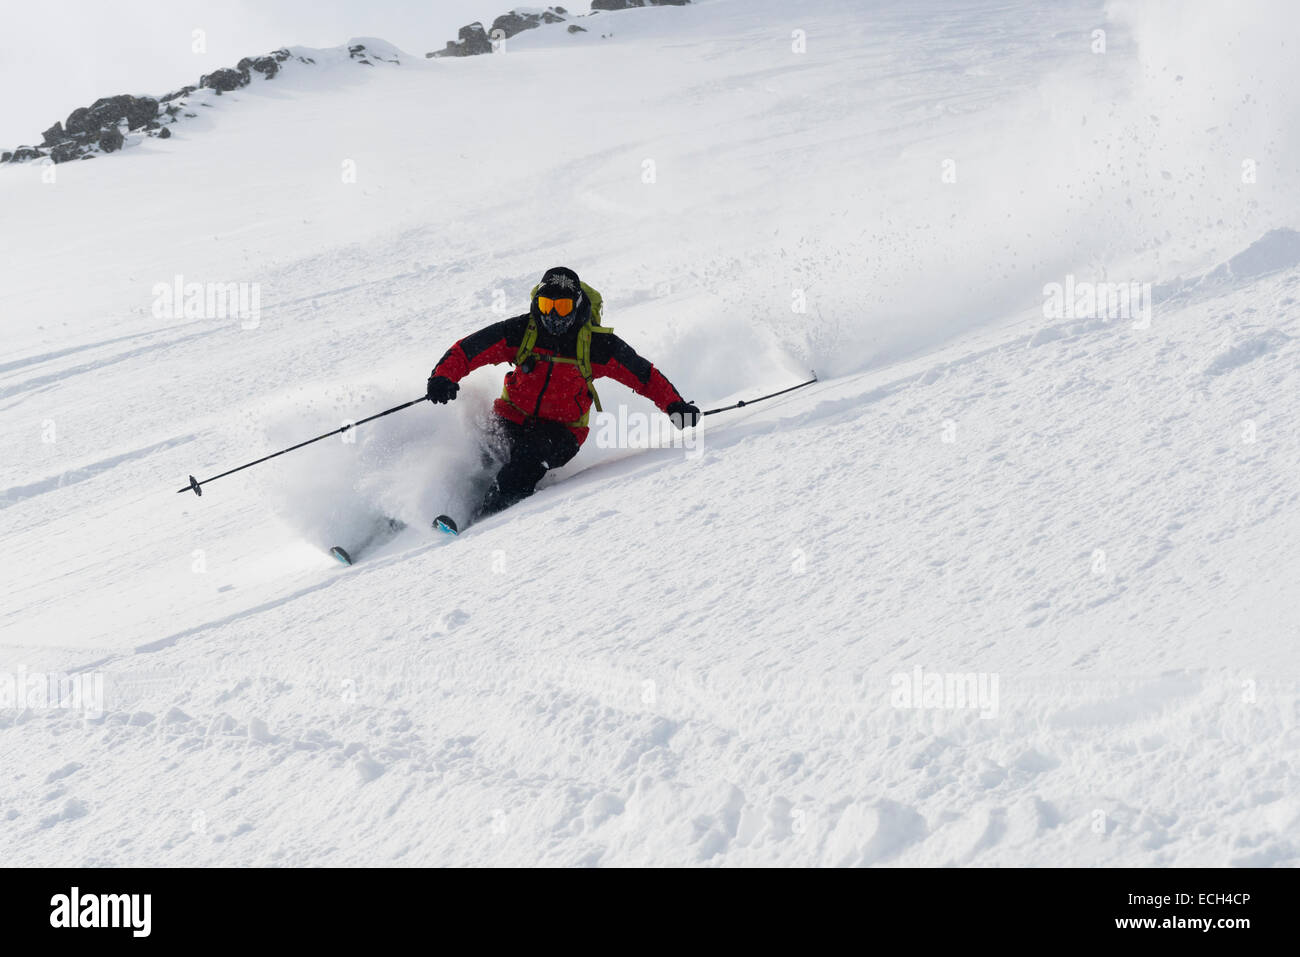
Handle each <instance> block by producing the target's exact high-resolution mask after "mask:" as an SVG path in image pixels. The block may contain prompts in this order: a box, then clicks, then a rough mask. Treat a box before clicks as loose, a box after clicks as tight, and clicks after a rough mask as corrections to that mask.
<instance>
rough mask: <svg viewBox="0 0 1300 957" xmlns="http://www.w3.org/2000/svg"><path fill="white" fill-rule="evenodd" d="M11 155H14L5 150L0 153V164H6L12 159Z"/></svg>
mask: <svg viewBox="0 0 1300 957" xmlns="http://www.w3.org/2000/svg"><path fill="white" fill-rule="evenodd" d="M13 155H14V154H13V153H11V152H9V150H5V151H4V152H3V153H0V163H8V162H9V161H10V160H11V159H13Z"/></svg>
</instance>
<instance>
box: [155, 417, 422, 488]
mask: <svg viewBox="0 0 1300 957" xmlns="http://www.w3.org/2000/svg"><path fill="white" fill-rule="evenodd" d="M427 398H428V396H423V395H422V396H420V397H419V398H418V399H412V400H411V401H410V402H403V403H402V404H401V405H395V406H393V407H392V408H391V409H385V410H384V411H383V412H377V413H375V414H374V415H371V416H367V417H366V418H364V419H360V420H358V421H356V422H352V423H350V424H348V425H345V426H343V427H342V428H341V429H335V430H334V431H333V432H326V433H325V434H324V435H318V436H316V438H314V439H308V440H307V441H306V442H299V443H298V444H297V445H291V446H289V447H288V448H287V449H281V450H280V451H279V452H272V453H271V454H270V455H263V456H262V457H261V458H260V459H258V460H257V461H256V462H249V463H248V464H247V465H241V466H239V468H237V469H231V470H230V471H229V472H222V473H221V474H220V475H214V476H212V478H209V479H204V480H203V481H202V482H200V481H197V480H196V479H195V478H194V476H193V475H191V476H190V484H189V485H187V486H185V487H184V488H178V489H177V490H176V493H177V494H178V495H179V494H180V493H181V492H193V493H194V494H195V495H202V494H203V488H202V486H204V485H207V484H208V483H209V482H215V481H216V480H217V479H219V478H225V477H226V476H227V475H234V474H235V473H236V472H242V471H243V470H244V469H248V468H252V467H253V466H254V465H260V464H261V463H262V462H265V461H266V460H267V459H273V458H275V457H276V456H277V455H284V453H286V452H292V451H293V450H294V449H300V448H302V447H303V446H304V445H311V444H312V443H313V442H319V441H320V440H321V439H328V438H329V437H330V436H331V435H338V434H339V433H340V432H346V431H348V430H349V429H355V428H356V427H357V426H358V425H364V424H365V423H367V422H373V421H374V420H375V419H381V418H383V417H384V416H386V415H392V414H393V413H394V412H401V411H402V410H403V409H409V408H410V407H411V406H413V405H415V404H416V403H417V402H424V401H425V400H426V399H427Z"/></svg>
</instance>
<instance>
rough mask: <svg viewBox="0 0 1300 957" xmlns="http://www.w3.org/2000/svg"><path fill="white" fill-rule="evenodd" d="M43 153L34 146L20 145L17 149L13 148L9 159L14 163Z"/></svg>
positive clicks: (34, 157)
mask: <svg viewBox="0 0 1300 957" xmlns="http://www.w3.org/2000/svg"><path fill="white" fill-rule="evenodd" d="M44 155H45V154H44V153H42V152H41V151H40V150H38V149H37V148H36V147H34V146H20V147H18V149H16V150H14V152H13V156H12V157H11V161H12V162H14V163H22V162H24V161H26V160H29V159H36V157H38V156H44Z"/></svg>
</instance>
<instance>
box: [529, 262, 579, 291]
mask: <svg viewBox="0 0 1300 957" xmlns="http://www.w3.org/2000/svg"><path fill="white" fill-rule="evenodd" d="M537 294H538V295H539V296H545V297H546V298H547V299H578V298H580V297H581V295H582V286H581V284H580V283H579V280H578V274H577V273H576V272H574V271H573V270H572V269H570V268H569V267H568V266H553V267H551V268H550V269H548V270H546V272H545V273H544V274H543V275H542V281H541V283H540V284H539V285H538V287H537Z"/></svg>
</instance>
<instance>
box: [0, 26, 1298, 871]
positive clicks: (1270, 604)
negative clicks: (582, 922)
mask: <svg viewBox="0 0 1300 957" xmlns="http://www.w3.org/2000/svg"><path fill="white" fill-rule="evenodd" d="M1215 6H1216V5H1214V4H1207V5H1205V6H1204V7H1197V8H1195V9H1191V8H1186V7H1185V6H1184V5H1177V4H1163V3H1142V4H1127V3H1113V4H1109V5H1104V6H1103V5H1102V4H1099V3H1093V2H1088V0H1077V2H1068V3H1065V2H1063V3H1059V4H1051V5H1043V4H1037V3H1032V2H1029V0H1016V2H1013V3H1007V2H1005V0H999V2H997V3H994V2H992V0H955V2H950V3H945V4H943V5H942V6H941V7H940V6H938V5H935V6H934V7H933V8H927V7H925V6H924V5H921V6H918V5H916V4H913V3H910V2H904V0H896V2H895V0H891V2H882V3H872V4H866V3H863V4H848V3H844V2H841V0H808V2H805V3H801V4H797V5H796V4H790V3H788V2H777V0H711V2H705V3H699V4H691V5H689V6H681V7H676V6H674V7H671V8H667V7H660V8H653V9H651V8H645V9H630V10H621V11H619V12H618V13H616V14H614V13H602V14H598V15H596V16H595V17H593V18H591V19H592V22H596V21H599V20H602V19H603V20H604V23H605V24H607V25H608V26H604V27H602V28H601V29H600V30H595V29H587V30H586V31H585V32H582V33H570V32H569V31H568V29H567V27H568V26H569V25H571V23H569V22H557V23H554V24H544V25H541V26H538V27H536V28H534V29H530V30H527V31H525V32H520V33H518V34H517V35H513V36H511V37H510V38H509V39H508V40H507V41H506V45H505V48H504V50H503V51H501V52H499V53H496V54H493V55H490V56H488V55H484V56H472V57H464V58H457V57H432V58H429V57H424V56H420V55H418V54H417V55H415V56H411V57H408V56H406V55H405V54H403V53H402V52H401V51H400V50H399V49H398V48H397V47H396V46H390V45H388V44H386V43H385V42H384V41H379V40H370V39H367V38H361V39H360V40H359V41H353V42H352V43H351V44H348V45H345V46H343V47H340V48H338V49H337V50H334V51H317V52H318V53H321V54H322V55H321V56H319V57H314V59H315V60H316V61H317V62H316V63H314V64H311V65H310V67H311V68H307V67H308V65H307V64H301V63H299V65H300V66H303V69H293V70H290V69H285V70H284V71H283V72H282V73H281V74H280V75H278V76H276V77H275V79H274V80H273V81H262V80H261V79H259V78H254V80H253V82H250V83H249V84H248V85H246V86H240V87H237V88H234V89H231V90H229V91H226V92H224V93H223V95H221V96H219V97H218V96H216V95H215V94H212V93H211V91H206V92H204V93H203V94H202V96H203V102H204V103H206V104H207V105H206V106H205V107H203V108H201V109H197V110H194V111H193V112H195V113H196V116H195V117H193V118H189V119H187V120H186V122H185V123H184V124H178V125H177V127H176V133H175V135H173V136H171V137H170V138H167V139H159V138H142V139H141V141H140V142H138V143H136V144H133V146H134V148H132V149H127V150H123V151H122V152H121V153H120V155H117V156H115V157H114V158H113V159H112V161H111V162H109V161H104V162H87V163H81V162H78V163H64V164H59V165H50V164H46V163H43V162H40V161H37V162H34V163H22V164H17V165H14V164H9V165H6V166H4V167H2V168H0V208H3V210H4V211H5V212H4V228H3V230H0V237H2V238H0V244H2V245H0V261H3V262H4V263H6V264H7V268H6V270H5V274H4V275H5V279H4V283H3V287H2V288H0V297H2V298H0V302H3V319H2V320H0V321H2V323H3V326H2V328H3V335H4V338H3V343H4V345H3V352H2V353H0V413H2V414H0V440H2V441H3V447H4V448H6V449H8V450H9V454H7V455H5V456H4V457H3V458H0V536H2V537H0V541H2V543H3V549H2V550H0V556H2V557H0V561H2V562H3V568H2V569H0V580H2V581H3V582H4V590H3V600H2V601H0V764H2V765H3V766H4V767H5V768H7V769H11V772H10V773H9V774H8V775H6V782H7V783H5V784H4V785H0V859H2V860H4V861H6V862H8V863H12V864H35V863H40V864H45V865H52V864H66V865H79V864H89V865H104V864H187V865H189V864H201V865H220V864H227V865H229V864H295V865H305V864H357V865H361V864H535V863H546V864H600V865H630V864H688V863H709V864H722V865H739V864H771V863H779V864H903V865H918V864H925V865H940V864H975V865H1005V864H1026V863H1027V864H1040V865H1052V864H1060V863H1083V864H1107V865H1116V864H1143V865H1151V864H1155V865H1159V864H1208V865H1231V864H1238V865H1240V864H1282V865H1294V864H1296V863H1297V859H1298V857H1300V843H1298V842H1297V840H1296V837H1295V834H1296V828H1297V824H1298V823H1300V798H1297V796H1296V795H1297V793H1300V779H1298V778H1297V771H1296V768H1297V766H1300V764H1298V762H1300V729H1298V728H1297V716H1298V713H1297V707H1298V704H1300V699H1298V697H1297V680H1298V673H1300V669H1298V668H1297V662H1298V657H1300V656H1298V652H1297V641H1296V639H1297V637H1300V636H1298V625H1297V621H1300V618H1298V616H1297V611H1298V610H1300V609H1298V607H1297V606H1298V602H1297V593H1298V592H1297V588H1296V582H1297V580H1298V579H1300V559H1297V557H1296V552H1295V549H1294V543H1295V542H1296V541H1297V540H1300V509H1298V507H1297V506H1300V483H1298V481H1297V465H1298V464H1300V435H1298V434H1297V429H1296V413H1297V409H1298V408H1300V361H1298V358H1300V347H1298V346H1297V339H1298V338H1300V233H1297V230H1298V229H1300V190H1298V189H1297V187H1296V183H1297V174H1298V173H1300V169H1298V168H1297V167H1298V164H1300V160H1297V157H1300V151H1297V149H1296V147H1297V146H1300V143H1298V142H1297V140H1300V135H1298V132H1300V131H1297V128H1296V124H1295V117H1296V116H1297V115H1300V110H1297V107H1298V106H1300V104H1298V103H1297V100H1298V99H1300V91H1298V90H1297V89H1296V88H1295V84H1294V83H1293V82H1291V79H1290V77H1289V75H1288V71H1289V69H1290V66H1289V61H1288V60H1287V59H1286V56H1285V51H1287V50H1292V49H1294V44H1295V42H1296V40H1297V36H1298V34H1300V14H1297V12H1296V11H1294V10H1293V9H1292V7H1291V5H1289V4H1287V3H1282V2H1277V3H1269V2H1258V3H1253V4H1252V3H1247V4H1245V7H1243V5H1242V4H1236V5H1234V7H1233V9H1234V10H1243V9H1245V8H1249V9H1248V10H1246V12H1244V13H1238V14H1234V16H1233V17H1232V18H1231V19H1229V20H1227V21H1225V20H1224V19H1223V17H1222V16H1221V15H1220V14H1221V13H1222V9H1223V7H1222V5H1220V9H1219V10H1217V11H1216V10H1215V9H1214V7H1215ZM539 9H540V8H539ZM391 39H393V40H394V41H396V42H398V43H400V38H391ZM357 43H361V44H363V45H365V46H366V47H367V49H373V50H386V51H389V52H390V53H391V54H392V56H391V57H385V58H382V59H383V60H384V62H380V63H376V64H375V66H374V68H365V67H360V68H358V66H357V64H356V62H355V60H356V58H355V57H354V56H352V55H351V54H350V51H351V48H352V47H353V46H355V45H356V44H357ZM295 49H296V48H290V50H291V52H293V51H294V50H295ZM299 53H301V51H300V50H298V51H297V52H293V55H294V56H297V55H299ZM307 55H309V54H307ZM389 60H397V61H398V62H396V63H393V62H387V61H389ZM560 263H563V264H567V265H569V266H572V267H573V268H575V269H576V270H578V271H579V272H580V273H581V274H582V276H583V278H584V279H585V280H587V281H588V282H590V283H592V284H593V285H594V286H596V287H597V288H598V289H600V290H601V292H602V293H603V294H604V297H605V301H606V304H607V305H606V318H607V322H608V323H609V324H610V325H612V326H614V327H615V328H616V329H617V330H618V332H619V333H620V335H622V336H623V337H624V338H626V339H627V340H628V341H629V342H631V343H632V344H633V345H634V346H635V347H636V348H637V349H638V350H639V351H640V352H641V353H642V354H644V355H646V356H647V357H649V358H651V359H652V360H653V361H654V362H655V363H656V364H657V366H658V367H659V368H660V369H662V371H663V372H664V373H665V374H666V375H667V376H668V377H669V378H671V379H672V380H673V381H674V382H675V383H676V384H677V385H678V387H679V388H680V389H681V390H682V392H683V393H684V394H685V395H687V396H688V397H690V398H693V399H695V400H698V401H699V402H700V403H701V405H702V406H713V405H720V404H728V403H730V402H734V401H736V400H738V399H743V398H751V397H753V396H756V395H759V394H761V393H764V392H768V391H772V390H775V389H779V388H782V387H784V386H787V385H790V384H793V383H795V382H798V381H800V380H802V379H804V378H807V377H808V370H810V369H815V370H816V372H817V374H818V376H819V379H820V381H819V382H818V383H817V384H816V385H813V386H811V387H809V388H806V389H803V390H800V391H797V392H793V393H790V394H789V395H786V396H782V397H780V398H778V399H774V400H772V401H770V402H765V403H763V404H760V405H754V406H752V407H748V408H744V409H740V410H736V411H733V412H728V413H724V414H720V415H717V416H714V417H711V418H709V419H708V420H706V425H705V426H704V427H702V428H701V429H699V430H698V431H697V432H692V433H686V434H685V435H684V436H683V435H679V434H677V433H674V432H671V430H667V429H665V430H662V431H660V430H658V429H657V427H656V429H655V431H654V432H653V434H650V433H648V432H647V431H646V430H645V429H644V428H640V426H648V425H649V424H652V423H662V422H663V419H662V417H659V416H658V415H657V413H655V411H654V410H653V408H652V407H651V406H650V405H649V403H647V402H646V401H645V400H643V399H640V398H638V397H636V396H634V395H633V394H632V393H631V392H629V391H628V390H626V389H624V388H623V387H621V386H619V385H617V384H608V385H606V384H604V383H602V387H601V397H602V400H603V403H604V406H605V409H606V413H605V415H604V416H602V417H597V419H595V420H594V421H593V425H594V426H595V428H594V429H593V435H592V438H591V440H589V441H588V443H587V445H586V446H585V447H584V448H583V450H582V451H581V453H580V454H579V455H578V457H577V458H576V459H575V460H574V461H573V462H572V463H570V464H569V465H568V466H566V467H565V468H563V469H561V470H559V472H558V473H557V474H555V475H553V476H550V477H548V479H546V480H545V482H544V487H543V488H542V489H541V490H540V491H539V492H538V493H537V495H536V496H534V497H533V498H532V499H529V500H528V501H526V502H524V503H523V504H521V505H519V506H517V507H515V508H513V509H511V510H509V511H508V512H505V513H503V514H501V515H499V516H496V517H493V518H491V519H488V520H486V521H484V522H482V523H481V524H479V525H476V526H474V527H472V528H471V529H470V530H469V532H468V533H467V534H465V535H464V536H462V537H461V538H459V539H455V540H452V539H448V538H445V537H441V536H439V537H438V538H435V537H434V536H433V535H432V534H430V533H427V532H425V531H423V530H422V529H424V528H426V527H427V526H428V522H429V520H430V519H431V518H432V516H433V515H435V514H437V513H439V512H443V511H452V512H453V513H455V512H456V511H457V510H460V511H462V512H463V510H464V509H465V508H466V507H467V506H468V504H469V501H470V499H471V497H472V494H473V489H474V487H475V485H474V483H475V481H476V480H477V477H478V475H477V472H478V469H479V456H478V443H477V439H476V436H477V433H478V428H479V425H480V423H481V422H482V420H483V417H484V416H485V415H486V414H487V411H488V408H489V405H490V403H491V400H492V398H493V397H494V396H495V395H496V394H497V393H498V391H499V389H500V377H501V373H502V371H503V370H502V369H499V368H498V369H492V370H481V371H479V372H475V373H473V374H472V375H471V376H470V377H469V379H467V380H466V382H465V383H464V387H463V388H462V390H461V395H460V398H458V400H457V401H456V402H455V403H454V404H452V405H450V406H445V407H433V406H430V405H427V404H421V405H418V406H416V407H415V408H413V409H409V410H407V411H405V412H401V413H398V414H396V415H393V416H389V417H386V418H384V419H381V420H379V421H377V422H374V423H370V424H367V425H364V426H362V427H361V428H359V429H358V430H356V431H355V432H351V433H349V434H346V435H344V436H342V437H340V438H336V439H331V440H327V441H324V442H320V443H317V444H315V445H313V446H310V447H308V448H306V449H303V450H301V451H298V452H295V453H292V454H290V455H287V456H284V457H282V458H278V459H275V460H274V461H272V462H268V463H265V464H263V465H260V466H258V467H256V468H254V469H250V470H248V471H245V472H240V473H238V474H237V475H233V476H230V477H228V478H224V479H221V480H220V481H218V482H214V483H212V484H211V485H210V486H207V487H205V494H204V495H203V497H202V498H195V497H194V496H192V495H190V494H188V493H187V494H183V495H178V494H175V490H176V489H177V488H180V487H181V486H183V485H184V484H185V481H186V476H187V475H189V474H191V473H193V474H195V475H197V476H198V478H200V479H203V478H206V477H208V476H210V475H214V474H216V473H218V472H221V471H224V470H225V469H227V468H231V467H233V466H235V465H239V464H242V463H244V462H246V461H249V460H251V459H254V458H257V457H259V456H261V455H264V454H266V453H268V452H271V451H274V450H276V449H279V448H282V447H284V446H287V445H290V444H293V443H295V442H298V441H301V440H302V439H305V438H308V437H310V436H312V435H315V434H318V433H321V432H325V431H327V430H330V429H335V428H338V427H340V426H341V425H342V424H343V423H345V422H347V421H354V420H356V419H359V418H361V417H364V416H366V415H369V414H371V413H373V412H376V411H379V410H382V409H385V408H388V407H390V406H393V405H396V404H398V403H400V402H403V401H406V400H409V399H413V398H416V397H418V396H420V395H421V394H422V393H423V391H424V388H425V378H426V377H427V375H428V373H429V369H430V368H431V366H432V365H433V363H434V362H435V361H436V360H437V359H438V358H439V356H440V355H442V353H443V351H444V350H445V349H446V348H447V347H448V346H449V345H450V344H451V342H452V341H454V340H455V339H456V338H458V337H459V336H461V335H464V334H466V333H468V332H470V331H472V330H474V329H476V328H479V327H480V326H483V325H486V324H487V323H489V322H492V321H495V320H496V319H498V318H500V317H502V316H505V315H514V314H517V313H519V312H522V311H524V309H525V308H526V303H527V296H528V291H529V289H530V288H531V286H532V285H533V284H534V283H535V282H536V281H537V279H538V277H539V276H540V275H541V272H542V271H543V270H544V269H546V268H547V267H550V266H553V265H556V264H560ZM381 515H393V516H396V517H398V518H401V519H402V520H404V521H405V522H407V523H408V525H409V526H410V527H409V528H408V530H407V531H405V532H403V533H402V534H401V535H399V536H398V537H396V538H395V539H393V540H392V541H390V542H388V543H387V544H385V545H383V546H381V547H379V548H377V549H376V550H375V551H374V552H373V553H372V554H370V555H368V556H366V558H365V560H363V561H361V562H360V563H359V564H357V565H356V566H354V567H352V568H342V567H341V566H339V565H337V564H336V563H335V562H333V561H332V560H331V559H330V558H329V557H328V556H327V554H326V548H327V547H328V546H329V545H331V544H335V543H339V542H347V541H353V540H356V539H358V538H359V537H362V536H364V535H365V534H366V533H367V530H368V529H369V528H370V527H371V526H372V525H373V523H374V521H375V520H376V519H377V517H379V516H381ZM51 682H53V684H54V685H55V686H56V687H59V688H60V689H61V691H62V692H63V693H65V694H66V695H67V699H66V700H50V698H49V696H48V695H47V694H46V693H45V689H46V688H47V687H48V686H49V684H50V683H51ZM72 692H75V693H76V695H80V697H81V699H82V700H80V701H76V700H72V698H73V697H75V695H73V694H71V693H72ZM56 697H57V696H56Z"/></svg>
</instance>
